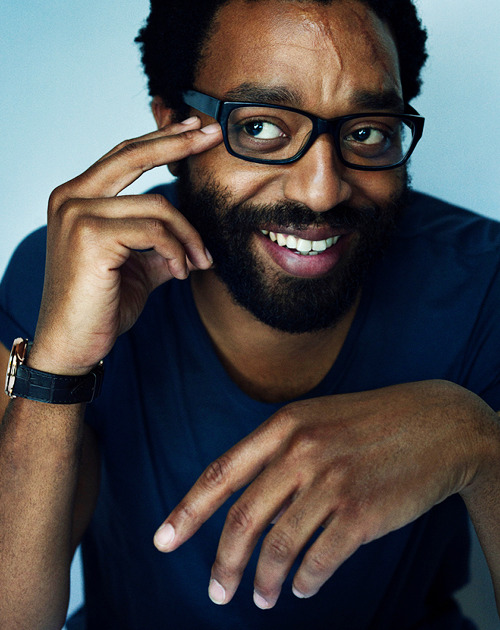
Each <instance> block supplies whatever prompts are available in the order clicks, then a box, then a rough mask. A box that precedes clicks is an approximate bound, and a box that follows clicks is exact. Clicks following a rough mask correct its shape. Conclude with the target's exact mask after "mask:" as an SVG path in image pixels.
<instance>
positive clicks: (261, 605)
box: [253, 591, 272, 610]
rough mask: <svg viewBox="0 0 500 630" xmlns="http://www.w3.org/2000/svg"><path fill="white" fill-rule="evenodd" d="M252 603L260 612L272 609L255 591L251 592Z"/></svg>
mask: <svg viewBox="0 0 500 630" xmlns="http://www.w3.org/2000/svg"><path fill="white" fill-rule="evenodd" d="M253 603H254V604H255V605H256V606H257V608H260V609H261V610H267V609H268V608H272V606H271V604H270V603H269V602H268V601H267V599H264V598H263V597H262V595H259V594H258V593H257V591H254V592H253Z"/></svg>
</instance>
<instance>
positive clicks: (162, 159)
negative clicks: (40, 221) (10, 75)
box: [0, 0, 500, 630]
mask: <svg viewBox="0 0 500 630" xmlns="http://www.w3.org/2000/svg"><path fill="white" fill-rule="evenodd" d="M138 40H139V42H140V44H141V47H142V54H143V62H144V66H145V70H146V73H147V75H148V78H149V85H150V92H151V96H152V97H153V103H152V108H153V113H154V116H155V119H156V122H157V126H158V130H157V131H153V132H151V133H150V134H147V135H146V136H144V137H142V138H138V139H134V140H131V141H126V142H124V143H122V144H121V145H119V146H118V147H116V148H115V149H113V150H112V151H110V152H109V153H108V154H107V155H105V156H104V157H103V158H102V159H101V160H99V161H98V162H97V163H96V164H94V165H93V166H91V167H90V168H89V169H88V170H87V171H86V172H85V173H83V174H82V175H80V176H78V177H76V178H75V179H74V180H72V181H70V182H68V183H66V184H64V185H62V186H60V187H59V188H57V189H56V190H55V191H54V193H53V194H52V196H51V199H50V201H49V213H48V227H47V229H46V230H40V231H38V232H36V233H35V234H33V235H31V236H30V237H28V238H27V239H26V241H25V242H24V243H23V244H22V245H21V246H20V247H19V249H18V250H17V252H16V254H15V255H14V257H13V260H12V262H11V264H10V266H9V268H8V270H7V272H6V275H5V277H4V280H3V282H2V287H1V293H0V300H1V303H0V305H1V311H0V315H1V319H0V325H1V327H0V332H1V340H2V343H3V346H2V348H1V356H2V358H3V361H4V363H5V365H6V366H7V363H8V358H9V353H8V350H7V347H8V346H9V345H10V344H11V342H12V338H14V337H17V339H16V341H15V342H14V347H13V350H12V353H11V360H10V366H9V371H8V377H7V386H6V387H7V394H8V397H7V396H6V397H5V398H4V400H3V402H4V406H5V407H6V412H5V416H4V419H3V422H2V425H1V432H0V438H1V440H0V532H1V536H0V601H1V602H2V605H1V607H0V627H2V628H4V627H5V628H9V629H10V628H16V629H19V628H26V629H29V630H34V629H40V630H41V629H49V628H50V629H52V628H60V627H61V626H62V625H63V623H64V619H65V614H66V608H67V596H68V583H69V567H70V563H71V558H72V554H73V551H74V549H75V548H76V546H77V545H78V544H79V543H80V542H82V544H83V557H84V567H85V588H86V605H85V610H84V611H81V612H80V613H79V614H78V616H77V618H75V619H74V620H73V621H72V622H70V623H71V627H72V628H87V629H88V630H101V629H106V630H109V629H112V628H120V629H121V630H125V629H130V630H139V629H140V630H144V629H145V628H147V629H148V630H155V629H160V628H162V629H163V628H166V627H170V628H175V629H182V628H186V629H191V628H195V627H196V628H214V629H218V630H220V629H221V628H231V629H232V628H249V629H254V628H260V629H265V628H269V629H271V628H272V629H276V628H287V629H288V628H301V629H302V628H318V629H320V628H332V627H335V628H339V629H345V630H354V629H356V630H361V629H366V630H368V629H370V630H375V629H380V630H391V629H393V630H405V629H410V628H412V629H416V628H418V629H420V630H423V629H428V630H431V628H447V629H449V630H465V629H470V628H473V625H472V624H471V623H470V622H469V621H467V620H466V619H465V618H464V617H463V615H462V613H461V611H460V610H459V608H458V606H457V605H456V603H455V601H454V599H453V593H454V591H456V590H457V589H458V588H460V587H461V586H462V585H463V584H464V583H465V582H466V579H467V556H468V521H467V510H468V513H469V514H470V516H471V518H472V520H473V522H474V524H475V526H476V529H477V531H478V534H479V536H480V540H481V543H482V545H483V549H484V551H485V554H486V557H487V559H488V562H489V566H490V569H491V574H492V578H493V582H494V584H495V587H496V589H497V592H498V590H499V588H500V560H499V558H500V533H499V526H498V523H499V522H500V499H499V496H498V495H499V491H498V488H499V481H500V463H499V462H500V458H499V455H500V426H499V421H498V415H497V414H496V413H495V410H496V409H499V408H500V379H499V374H500V358H499V357H500V355H499V353H498V347H499V343H500V324H499V322H498V317H497V313H498V307H499V303H500V282H499V280H498V278H499V273H498V270H499V268H500V254H499V252H500V226H499V225H498V224H496V223H494V222H492V221H489V220H486V219H483V218H480V217H477V216H475V215H473V214H471V213H468V212H466V211H464V210H461V209H458V208H454V207H452V206H450V205H447V204H445V203H443V202H440V201H437V200H436V199H433V198H430V197H427V196H424V195H420V194H418V193H415V192H412V191H411V190H410V186H409V181H408V174H407V161H408V159H409V158H410V156H411V154H412V152H413V150H414V149H415V147H416V145H417V143H418V140H419V139H420V137H421V134H422V131H423V126H424V120H423V118H422V117H421V116H420V115H419V114H418V113H417V112H416V111H415V110H414V109H412V107H411V106H410V104H409V102H410V101H411V99H412V98H414V97H415V96H416V95H417V93H418V91H419V87H420V81H419V74H420V70H421V67H422V65H423V63H424V61H425V57H426V55H425V34H424V32H423V30H422V29H421V26H420V23H419V21H418V19H417V17H416V13H415V8H414V6H413V4H412V3H411V2H410V1H409V0H408V1H406V0H405V1H402V0H395V1H394V2H389V1H385V2H378V1H376V0H332V1H322V2H319V1H313V0H305V1H299V0H228V1H225V2H224V1H222V2H215V1H211V2H209V1H207V0H204V1H203V2H195V1H192V0H182V2H181V1H177V0H171V1H167V0H154V1H153V2H152V10H151V14H150V16H149V19H148V22H147V23H146V25H145V26H144V28H143V29H142V30H141V32H140V34H139V37H138ZM164 165H168V166H169V168H170V170H171V171H172V172H173V173H174V174H175V175H176V176H177V181H176V183H175V184H171V185H168V186H162V187H159V188H158V189H156V190H154V191H150V193H148V194H145V195H141V196H127V195H119V193H121V192H122V191H123V190H124V189H126V188H127V186H128V185H129V184H130V183H132V182H133V181H134V180H136V179H137V178H138V177H139V176H140V175H141V174H142V173H143V172H144V171H145V170H148V169H151V168H154V167H157V166H164ZM45 249H46V252H47V254H46V258H45ZM44 268H45V282H44V280H43V276H44ZM188 278H189V279H188ZM42 285H43V295H42ZM40 296H42V297H41V306H40ZM29 339H32V340H33V343H32V344H31V343H28V341H27V340H29ZM103 365H104V367H103ZM104 370H105V375H104V377H103V371H104ZM9 397H10V398H11V400H10V402H9V404H7V403H8V401H9ZM226 502H227V503H226ZM225 503H226V506H227V507H229V511H227V509H219V508H221V506H222V505H223V504H225ZM165 518H166V520H164V519H165ZM161 523H163V524H161ZM160 524H161V526H160V527H159V525H160ZM155 531H156V534H155ZM153 535H154V545H153V542H152V538H153ZM160 552H164V553H160ZM207 587H208V594H209V597H206V595H205V593H204V591H205V589H206V588H207ZM214 604H218V606H214Z"/></svg>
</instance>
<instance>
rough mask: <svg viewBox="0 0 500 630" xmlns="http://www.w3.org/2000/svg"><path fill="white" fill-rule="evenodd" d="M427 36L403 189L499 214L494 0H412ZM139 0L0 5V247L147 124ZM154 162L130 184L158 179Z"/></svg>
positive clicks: (498, 48) (10, 0) (499, 57)
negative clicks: (410, 179)
mask: <svg viewBox="0 0 500 630" xmlns="http://www.w3.org/2000/svg"><path fill="white" fill-rule="evenodd" d="M418 4H419V6H420V11H421V15H422V17H423V19H424V22H425V23H426V24H427V26H428V30H429V34H430V43H429V48H430V53H431V55H432V58H431V61H430V62H429V64H428V67H427V70H426V73H425V80H426V87H425V90H424V94H423V96H422V97H421V98H419V99H418V101H416V102H415V103H414V104H415V105H416V107H417V109H419V110H420V111H421V113H422V114H424V115H425V116H426V117H427V128H426V131H425V135H424V138H423V140H422V143H421V145H420V146H419V148H418V150H417V153H416V154H415V157H414V159H413V174H414V184H415V187H417V188H419V189H421V190H424V191H427V192H431V193H434V194H437V195H439V196H441V197H443V198H446V199H448V200H451V201H454V202H457V203H460V204H462V205H465V206H467V207H470V208H472V209H474V210H477V211H478V212H482V213H484V214H488V215H490V216H495V217H497V218H500V209H499V205H498V198H499V196H500V194H499V193H500V166H499V165H500V149H499V146H500V142H499V140H498V122H497V120H498V118H497V111H496V110H497V103H498V101H499V99H500V72H499V70H498V68H499V61H500V38H499V37H498V29H497V26H496V25H497V23H498V16H499V13H500V5H499V3H498V0H481V2H480V3H479V2H478V3H475V2H469V0H419V2H418ZM147 7H148V1H147V0H120V1H119V2H117V1H116V0H113V1H112V0H100V1H99V2H98V3H89V2H87V1H85V2H84V1H83V0H72V1H71V2H67V1H66V0H29V1H28V0H3V2H1V3H0V24H1V28H2V36H1V38H0V46H1V49H0V59H1V62H0V94H1V113H0V138H1V144H0V160H1V162H0V234H1V235H2V238H3V247H2V248H1V250H0V270H2V269H3V268H4V266H5V264H6V262H7V259H8V257H9V255H10V253H11V251H12V249H13V248H14V246H15V244H16V243H17V242H18V241H19V239H20V238H22V236H24V235H25V234H26V233H27V232H28V231H30V230H31V229H33V228H35V227H37V226H38V225H41V224H42V223H44V221H45V211H46V200H47V198H48V195H49V194H50V191H51V190H52V189H53V188H54V187H55V186H56V185H58V184H60V183H62V182H64V181H66V180H68V179H70V178H71V177H73V176H75V175H77V174H78V173H80V172H81V171H82V170H84V169H85V168H87V166H89V165H90V164H91V163H92V162H93V161H94V160H96V159H98V158H99V157H100V156H101V155H102V154H103V153H105V152H106V151H107V150H108V149H109V148H111V147H112V146H114V145H115V144H117V143H118V142H120V141H121V140H123V139H125V138H127V137H130V136H134V135H139V134H142V133H145V132H147V131H149V130H150V129H152V128H153V121H152V118H151V116H150V113H149V109H148V96H147V93H146V90H145V82H144V79H143V77H142V74H141V70H140V67H139V61H138V55H137V51H136V47H135V45H134V44H133V39H134V36H135V34H136V31H137V28H138V27H139V25H140V24H141V23H142V21H143V19H144V17H145V16H146V14H147ZM165 170H166V169H158V170H157V171H155V172H153V173H150V174H148V175H146V176H144V177H143V178H142V179H141V180H140V181H139V182H138V183H137V184H135V185H134V187H133V189H132V190H135V191H136V192H140V191H142V190H144V189H145V188H147V187H148V186H149V185H151V184H152V183H156V182H159V181H162V180H163V179H164V177H165V176H164V173H165Z"/></svg>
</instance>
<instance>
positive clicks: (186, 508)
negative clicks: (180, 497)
mask: <svg viewBox="0 0 500 630" xmlns="http://www.w3.org/2000/svg"><path fill="white" fill-rule="evenodd" d="M176 516H177V518H178V519H179V520H180V521H187V522H193V523H195V522H197V521H198V512H197V510H196V509H195V508H194V507H193V505H192V504H191V503H188V502H187V501H181V503H179V505H178V506H177V508H176Z"/></svg>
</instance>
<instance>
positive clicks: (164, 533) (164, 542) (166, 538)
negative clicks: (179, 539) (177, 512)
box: [154, 523, 175, 551]
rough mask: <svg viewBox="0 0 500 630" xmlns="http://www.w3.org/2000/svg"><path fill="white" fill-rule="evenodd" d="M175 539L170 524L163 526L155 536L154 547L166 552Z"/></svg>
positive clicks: (173, 530)
mask: <svg viewBox="0 0 500 630" xmlns="http://www.w3.org/2000/svg"><path fill="white" fill-rule="evenodd" d="M174 538H175V529H174V528H173V527H172V525H170V523H165V524H163V525H162V526H161V527H160V529H159V530H158V531H157V532H156V534H155V538H154V541H155V545H156V546H157V547H161V548H162V550H165V551H167V550H168V547H169V546H170V545H171V544H172V542H173V541H174Z"/></svg>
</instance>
